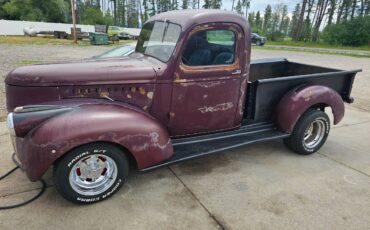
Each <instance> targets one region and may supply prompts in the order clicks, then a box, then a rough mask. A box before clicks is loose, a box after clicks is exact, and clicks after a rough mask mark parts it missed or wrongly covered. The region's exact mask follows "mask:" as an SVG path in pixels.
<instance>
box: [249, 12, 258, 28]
mask: <svg viewBox="0 0 370 230" xmlns="http://www.w3.org/2000/svg"><path fill="white" fill-rule="evenodd" d="M248 22H249V25H250V26H251V27H252V28H255V27H256V24H255V16H254V12H251V13H249V14H248Z"/></svg>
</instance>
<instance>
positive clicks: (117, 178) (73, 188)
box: [54, 143, 129, 203]
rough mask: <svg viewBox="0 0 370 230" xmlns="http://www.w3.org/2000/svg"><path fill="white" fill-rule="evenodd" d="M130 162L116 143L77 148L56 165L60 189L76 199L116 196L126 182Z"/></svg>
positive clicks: (67, 197) (70, 198)
mask: <svg viewBox="0 0 370 230" xmlns="http://www.w3.org/2000/svg"><path fill="white" fill-rule="evenodd" d="M128 170H129V164H128V161H127V158H126V156H125V154H124V153H123V152H122V150H121V149H119V148H117V147H116V146H113V145H109V144H103V143H96V144H88V145H84V146H82V147H79V148H76V149H74V150H72V151H71V152H70V153H68V154H67V155H66V156H65V157H63V158H62V159H61V160H60V161H58V163H57V164H56V165H55V167H54V184H55V187H56V189H57V191H58V192H59V193H60V194H61V195H62V196H63V197H64V198H65V199H67V200H69V201H72V202H75V203H94V202H98V201H101V200H104V199H107V198H108V197H110V196H112V195H113V194H114V193H115V192H117V191H118V190H119V189H120V188H121V186H122V185H123V184H124V183H125V182H126V178H127V176H128Z"/></svg>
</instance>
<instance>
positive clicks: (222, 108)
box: [198, 102, 234, 113]
mask: <svg viewBox="0 0 370 230" xmlns="http://www.w3.org/2000/svg"><path fill="white" fill-rule="evenodd" d="M232 107H234V105H233V103H232V102H226V103H221V104H217V105H215V106H203V107H202V108H199V109H198V110H199V111H200V112H201V113H208V112H210V113H213V112H217V111H225V110H229V109H231V108H232Z"/></svg>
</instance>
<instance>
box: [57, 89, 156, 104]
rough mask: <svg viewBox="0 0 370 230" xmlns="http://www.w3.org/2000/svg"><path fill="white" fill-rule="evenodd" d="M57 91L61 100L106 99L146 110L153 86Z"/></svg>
mask: <svg viewBox="0 0 370 230" xmlns="http://www.w3.org/2000/svg"><path fill="white" fill-rule="evenodd" d="M59 90H60V98H61V99H69V98H106V99H111V100H114V101H120V102H125V103H128V104H130V105H135V106H137V107H138V108H142V109H144V108H145V109H144V110H148V109H149V108H150V107H151V105H152V101H153V95H154V91H155V84H135V85H132V84H128V85H106V86H63V87H60V89H59ZM147 94H149V96H147Z"/></svg>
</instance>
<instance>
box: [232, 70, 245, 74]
mask: <svg viewBox="0 0 370 230" xmlns="http://www.w3.org/2000/svg"><path fill="white" fill-rule="evenodd" d="M241 73H242V71H241V70H240V69H237V70H234V71H233V72H231V74H232V75H236V74H241Z"/></svg>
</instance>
